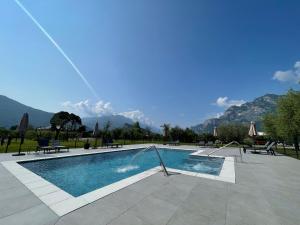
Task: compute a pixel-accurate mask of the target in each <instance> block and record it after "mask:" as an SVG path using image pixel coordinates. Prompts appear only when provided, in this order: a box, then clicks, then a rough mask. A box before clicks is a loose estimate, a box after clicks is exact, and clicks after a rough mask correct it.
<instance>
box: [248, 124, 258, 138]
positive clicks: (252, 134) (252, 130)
mask: <svg viewBox="0 0 300 225" xmlns="http://www.w3.org/2000/svg"><path fill="white" fill-rule="evenodd" d="M248 134H249V136H250V137H253V138H254V137H256V136H257V131H256V126H255V123H254V122H253V121H251V124H250V129H249V132H248Z"/></svg>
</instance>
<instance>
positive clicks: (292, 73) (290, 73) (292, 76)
mask: <svg viewBox="0 0 300 225" xmlns="http://www.w3.org/2000/svg"><path fill="white" fill-rule="evenodd" d="M273 80H278V81H280V82H291V83H298V82H299V81H300V61H298V62H296V63H295V65H294V68H292V69H291V70H286V71H280V70H279V71H276V72H275V73H274V75H273Z"/></svg>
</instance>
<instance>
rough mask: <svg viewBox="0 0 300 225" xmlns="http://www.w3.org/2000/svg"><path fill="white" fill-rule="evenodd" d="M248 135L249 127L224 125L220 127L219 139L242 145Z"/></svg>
mask: <svg viewBox="0 0 300 225" xmlns="http://www.w3.org/2000/svg"><path fill="white" fill-rule="evenodd" d="M247 135H248V127H247V126H244V125H241V124H223V125H221V126H219V127H218V138H219V139H220V140H221V141H222V142H225V143H229V142H232V141H237V142H239V143H241V142H242V141H243V140H244V139H245V138H246V137H247Z"/></svg>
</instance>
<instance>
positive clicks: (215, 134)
mask: <svg viewBox="0 0 300 225" xmlns="http://www.w3.org/2000/svg"><path fill="white" fill-rule="evenodd" d="M217 136H218V131H217V127H214V137H217Z"/></svg>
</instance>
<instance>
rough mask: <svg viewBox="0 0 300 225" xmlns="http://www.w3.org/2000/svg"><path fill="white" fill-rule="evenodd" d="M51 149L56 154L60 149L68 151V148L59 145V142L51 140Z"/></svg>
mask: <svg viewBox="0 0 300 225" xmlns="http://www.w3.org/2000/svg"><path fill="white" fill-rule="evenodd" d="M52 148H53V149H54V150H56V151H58V152H59V151H60V150H61V149H66V150H68V151H69V147H67V146H63V145H61V144H60V141H59V140H52Z"/></svg>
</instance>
